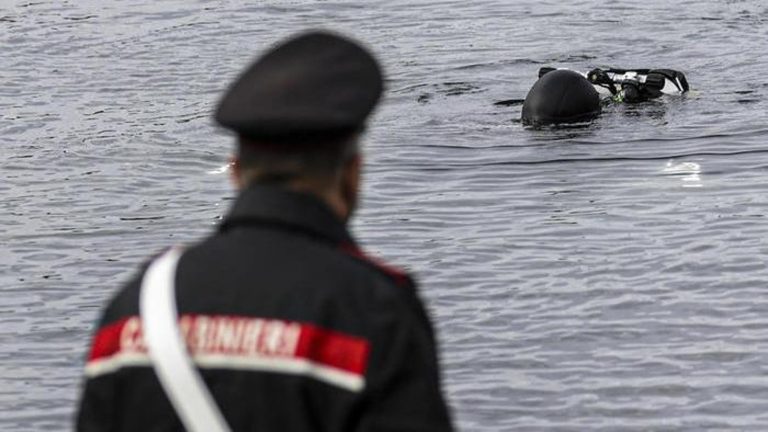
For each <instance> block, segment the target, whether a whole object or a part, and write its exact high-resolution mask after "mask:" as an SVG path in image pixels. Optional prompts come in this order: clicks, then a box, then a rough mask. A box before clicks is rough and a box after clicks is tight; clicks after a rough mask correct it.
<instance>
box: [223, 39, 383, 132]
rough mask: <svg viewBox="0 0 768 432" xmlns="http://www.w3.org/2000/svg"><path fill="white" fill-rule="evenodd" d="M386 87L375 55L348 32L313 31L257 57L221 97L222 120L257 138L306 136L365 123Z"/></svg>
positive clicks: (350, 128)
mask: <svg viewBox="0 0 768 432" xmlns="http://www.w3.org/2000/svg"><path fill="white" fill-rule="evenodd" d="M382 88H383V81H382V73H381V70H380V68H379V65H378V63H377V62H376V60H375V59H374V58H373V56H372V55H371V54H370V53H369V52H368V51H366V50H365V49H364V48H363V47H361V46H360V45H359V44H357V43H356V42H354V41H351V40H349V39H347V38H345V37H342V36H339V35H336V34H333V33H329V32H324V31H312V32H308V33H304V34H302V35H299V36H297V37H295V38H292V39H290V40H288V41H286V42H284V43H282V44H280V45H278V46H277V47H275V48H274V49H272V50H270V51H269V52H267V53H266V54H264V55H263V56H262V57H261V58H259V59H258V60H257V61H256V62H254V63H253V64H252V65H251V66H250V67H249V68H248V69H247V70H246V71H245V72H244V73H243V74H242V75H241V76H240V77H239V78H238V79H237V80H236V81H235V82H234V84H232V86H231V87H230V88H229V90H228V91H227V92H226V94H225V95H224V97H223V98H222V100H221V101H220V103H219V106H218V109H217V111H216V114H215V118H216V121H217V122H219V123H220V124H221V125H222V126H224V127H226V128H228V129H231V130H233V131H235V132H237V133H238V134H240V135H243V136H246V137H249V138H251V139H254V140H269V141H272V142H287V143H288V144H286V145H290V143H293V142H300V141H305V140H306V139H308V138H315V139H317V138H330V139H333V138H334V137H337V136H343V135H345V134H349V133H351V132H354V131H357V130H358V129H360V128H361V127H363V125H364V123H365V119H366V118H367V117H368V115H369V114H370V113H371V111H372V110H373V108H374V106H375V105H376V103H377V102H378V100H379V97H380V96H381V92H382Z"/></svg>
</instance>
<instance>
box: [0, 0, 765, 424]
mask: <svg viewBox="0 0 768 432" xmlns="http://www.w3.org/2000/svg"><path fill="white" fill-rule="evenodd" d="M766 21H768V5H767V4H765V3H764V2H762V1H737V0H729V1H703V0H697V1H677V2H667V1H662V0H646V1H644V2H635V1H625V0H616V1H611V2H604V1H597V0H583V1H562V2H561V1H555V0H549V1H534V0H520V1H515V2H511V1H501V0H499V1H474V2H466V1H443V2H439V1H429V2H427V1H421V2H407V1H380V2H364V1H361V0H350V1H322V2H320V1H318V2H312V1H309V0H294V1H288V0H285V1H269V2H248V1H245V0H230V1H194V2H193V1H181V0H178V1H164V2H152V1H147V0H141V1H134V2H118V1H102V0H99V1H96V0H77V1H74V0H73V1H52V0H39V1H35V0H31V1H30V0H24V1H8V0H0V151H2V158H0V241H1V245H2V246H1V247H0V294H1V297H0V430H2V431H12V432H16V431H39V430H68V429H70V427H71V416H72V413H73V411H74V409H75V407H76V400H77V397H78V392H79V388H78V387H79V383H80V376H81V375H80V374H81V370H82V366H83V356H84V355H85V352H86V350H87V345H88V339H89V336H90V333H91V331H92V330H93V324H94V321H95V320H96V319H97V318H98V315H99V310H100V308H101V307H102V305H103V304H104V303H105V301H106V300H107V299H108V298H109V296H110V295H111V294H112V293H114V292H115V290H116V289H117V288H118V286H119V285H120V284H121V282H122V281H125V280H126V278H128V277H129V276H130V275H131V274H132V273H133V272H134V271H135V269H136V267H137V266H138V265H139V263H141V262H142V261H143V260H144V259H145V258H146V257H147V256H148V254H150V253H153V252H155V251H157V250H159V249H160V248H162V247H163V246H165V245H168V244H172V243H180V242H181V243H183V242H192V241H196V240H198V239H200V238H202V237H203V236H205V235H206V234H207V233H209V232H210V231H211V230H212V229H214V227H215V225H216V224H217V223H218V221H219V220H220V218H221V216H222V215H223V214H224V213H225V212H226V209H227V208H228V206H229V205H230V203H231V199H232V197H233V192H232V190H231V189H230V187H229V184H228V181H227V175H226V174H225V173H221V172H220V171H221V170H220V168H221V167H222V166H223V165H224V164H225V163H226V158H227V155H228V152H229V151H230V150H231V138H230V137H229V136H227V135H226V134H224V133H223V132H222V131H220V130H217V129H216V128H215V127H214V126H213V124H212V122H211V120H210V113H211V110H212V107H213V106H215V103H216V100H217V98H218V96H219V95H220V93H221V92H222V91H223V89H224V88H225V87H226V85H227V84H228V83H229V81H230V80H231V79H233V78H234V77H235V76H236V75H237V74H238V73H239V71H240V70H241V69H242V68H243V67H244V66H245V65H246V64H247V63H248V62H249V61H250V59H251V58H252V57H253V56H254V55H255V54H256V53H258V52H260V51H261V50H263V49H265V48H266V47H268V46H269V45H270V44H272V43H274V42H275V41H277V40H278V39H280V38H282V37H285V36H287V35H289V34H291V33H292V32H294V31H297V30H301V29H305V28H308V27H325V28H331V29H335V30H338V31H342V32H346V33H348V34H351V35H354V36H355V37H356V38H358V39H361V40H363V41H365V42H367V43H368V44H369V45H370V46H371V47H372V49H373V50H374V51H375V52H376V53H377V54H378V56H379V57H380V59H381V61H382V63H383V64H384V66H385V67H386V71H387V75H388V83H387V87H388V91H387V94H386V99H385V101H384V103H383V105H382V106H381V107H380V109H379V110H378V112H377V114H376V116H375V118H374V121H373V124H372V126H371V129H370V133H369V134H368V136H367V139H366V142H367V147H368V170H367V177H366V180H367V184H366V187H365V197H364V202H363V208H362V210H361V212H360V214H359V215H358V218H357V220H356V222H355V224H354V229H355V231H356V233H357V235H358V237H359V239H360V240H361V242H362V243H363V244H364V245H366V246H367V248H368V249H369V250H370V251H372V252H374V253H377V254H379V255H381V256H383V257H385V258H387V259H388V260H389V261H391V262H393V263H395V264H398V265H401V266H404V267H406V268H407V269H409V270H411V271H413V272H414V273H415V274H417V275H418V278H419V280H420V281H421V289H422V293H423V297H424V298H425V300H426V301H427V303H428V305H429V309H430V311H431V313H432V315H433V317H434V319H435V323H436V326H437V328H438V332H439V337H440V340H441V343H442V344H441V345H442V360H443V364H444V369H445V371H444V372H445V373H444V382H445V388H446V392H447V394H448V396H449V399H450V403H451V405H452V407H453V410H454V413H455V418H456V422H457V424H458V425H459V427H460V429H462V430H465V431H508V430H525V431H537V430H542V431H544V430H546V431H560V430H562V431H587V430H588V431H597V430H605V431H616V430H621V431H624V430H630V431H631V430H638V431H639V430H691V431H695V430H756V431H760V430H763V431H764V430H768V295H766V293H765V289H766V285H768V272H766V269H765V266H764V263H763V261H764V257H765V256H766V255H767V254H768V241H766V237H767V235H768V221H766V217H765V216H766V214H767V213H768V197H766V195H765V193H764V192H765V190H766V188H765V187H764V183H765V182H766V180H768V172H767V171H768V146H767V144H768V143H767V142H766V139H767V138H768V122H767V121H766V120H768V114H767V111H768V110H767V109H766V108H768V103H767V102H766V93H768V80H767V79H766V77H765V73H766V70H768V60H767V59H768V47H767V44H766V40H768V22H766ZM545 65H551V66H560V67H571V68H575V69H582V70H585V69H589V68H592V67H596V66H614V67H627V68H632V67H669V68H675V69H679V70H682V71H684V72H685V73H686V74H687V76H688V79H689V81H690V82H691V86H692V88H693V91H692V92H691V93H690V94H689V95H687V96H685V97H681V98H667V99H664V100H660V101H654V102H649V103H646V104H643V105H637V106H621V105H618V106H609V107H607V109H606V110H605V112H604V114H603V115H602V117H601V118H600V119H598V120H597V121H595V122H594V123H593V124H592V125H591V126H590V127H587V128H582V129H558V130H552V129H548V130H539V131H534V130H530V129H526V128H523V127H522V126H521V125H520V123H519V122H518V121H517V119H518V118H519V113H520V106H512V107H499V106H495V105H493V102H495V101H498V100H502V99H521V98H523V97H524V96H525V93H526V92H527V90H528V88H530V86H531V85H532V84H533V82H534V81H535V78H536V75H537V71H538V68H539V67H541V66H545Z"/></svg>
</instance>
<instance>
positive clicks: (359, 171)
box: [341, 153, 363, 219]
mask: <svg viewBox="0 0 768 432" xmlns="http://www.w3.org/2000/svg"><path fill="white" fill-rule="evenodd" d="M362 176H363V157H362V156H361V155H360V153H358V154H356V155H354V156H352V157H350V158H349V159H348V160H347V161H346V162H344V167H343V168H342V171H341V197H342V199H343V200H344V203H345V204H346V206H347V219H349V217H351V216H352V213H354V211H355V209H356V208H357V204H358V199H359V195H360V182H361V180H362Z"/></svg>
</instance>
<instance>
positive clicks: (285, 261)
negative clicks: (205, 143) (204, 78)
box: [77, 31, 452, 432]
mask: <svg viewBox="0 0 768 432" xmlns="http://www.w3.org/2000/svg"><path fill="white" fill-rule="evenodd" d="M381 92H382V75H381V71H380V69H379V66H378V64H377V63H376V61H375V60H374V58H373V57H372V56H371V55H370V54H369V53H368V52H367V51H366V50H364V49H363V48H361V47H360V46H359V45H358V44H356V43H355V42H353V41H350V40H349V39H346V38H344V37H341V36H339V35H336V34H333V33H328V32H322V31H313V32H308V33H304V34H301V35H299V36H297V37H294V38H292V39H290V40H288V41H286V42H284V43H282V44H280V45H278V46H277V47H275V48H273V49H272V50H270V51H269V52H267V53H266V54H265V55H263V56H262V57H261V58H260V59H258V60H257V61H256V62H255V63H254V64H253V65H251V66H250V67H249V68H248V69H247V70H246V71H245V72H244V73H243V74H242V75H241V76H240V78H239V79H238V80H237V81H236V82H235V83H234V84H233V85H232V86H231V87H230V89H229V90H228V91H227V92H226V94H225V95H224V97H223V99H222V100H221V102H220V104H219V107H218V110H217V112H216V120H217V121H218V123H220V124H221V125H223V126H224V127H226V128H228V129H230V130H232V131H233V132H235V134H236V135H237V153H236V156H235V157H234V158H233V162H232V175H233V180H234V182H235V184H236V185H237V187H238V189H239V195H238V197H237V200H236V201H235V203H234V205H233V206H232V208H231V210H230V212H229V214H228V215H227V216H226V217H225V219H224V221H223V223H222V224H221V226H220V227H219V228H218V230H217V231H216V232H215V233H214V234H212V235H211V236H210V237H209V238H207V239H206V240H204V241H202V242H201V243H199V244H196V245H194V246H191V247H189V248H188V249H187V250H186V251H185V252H184V254H183V255H182V257H181V259H180V261H179V263H178V269H177V273H176V277H175V283H176V296H177V306H178V312H179V317H180V319H179V328H180V332H181V334H182V335H183V339H184V340H185V342H186V345H187V347H188V349H189V352H190V356H191V357H192V358H193V359H194V362H195V364H196V366H197V368H198V369H199V371H200V373H201V375H202V377H203V379H204V381H205V384H206V385H207V387H208V389H209V390H210V392H211V394H212V395H213V397H214V399H215V402H216V404H217V405H218V406H219V407H220V409H221V412H222V414H223V416H224V418H225V419H226V422H227V423H228V424H229V426H230V427H231V429H232V430H233V431H246V430H248V431H259V432H266V431H287V432H291V431H334V432H336V431H449V430H451V429H452V427H451V422H450V418H449V412H448V408H447V406H446V403H445V400H444V398H443V396H442V392H441V388H440V377H439V370H438V369H439V368H438V363H437V349H436V344H435V338H434V335H433V331H432V327H431V324H430V321H429V319H428V317H427V314H426V313H425V310H424V307H423V305H422V302H421V300H420V299H419V297H418V295H417V292H416V287H415V285H414V283H413V281H412V280H411V279H410V278H409V277H408V275H406V274H405V273H403V272H401V271H399V270H396V269H394V268H392V267H389V266H386V265H383V264H381V263H380V262H379V261H376V260H372V259H370V258H368V256H366V254H365V253H364V252H363V251H361V249H360V248H359V247H358V246H357V245H356V243H355V241H354V240H353V238H352V237H351V235H350V234H349V232H348V230H347V221H348V220H349V218H350V217H351V215H352V214H353V212H354V210H355V207H356V205H357V202H358V192H359V189H360V177H361V169H362V159H361V152H360V147H359V140H360V135H361V133H362V132H363V127H364V125H365V121H366V119H367V117H368V115H369V114H370V112H371V111H372V109H373V108H374V106H375V105H376V103H377V102H378V100H379V97H380V95H381ZM142 274H143V271H141V272H139V274H138V275H136V277H135V278H134V279H133V280H131V281H130V282H129V283H128V284H127V285H126V286H125V287H123V289H122V290H120V291H119V292H118V293H117V295H116V296H115V297H114V298H113V299H112V300H111V302H110V303H109V305H108V306H107V308H106V311H105V312H104V314H103V317H102V319H101V322H100V324H99V326H98V329H97V331H96V333H95V336H94V340H93V343H92V347H91V350H90V354H89V357H88V360H87V364H86V368H85V376H86V378H85V383H84V386H83V391H82V397H81V402H80V407H79V412H78V415H77V430H78V431H83V432H85V431H132V432H133V431H150V430H152V431H180V430H183V426H182V424H181V423H180V420H179V418H178V416H177V414H176V413H175V412H174V409H173V407H172V405H171V403H170V402H169V400H168V397H167V396H166V395H165V393H164V390H163V388H162V387H161V385H160V383H159V382H158V379H157V378H156V375H155V373H154V371H153V369H152V363H151V360H150V357H149V356H148V355H147V347H146V343H145V342H144V335H143V331H144V329H142V325H141V320H140V318H139V309H138V308H139V292H140V285H141V279H142Z"/></svg>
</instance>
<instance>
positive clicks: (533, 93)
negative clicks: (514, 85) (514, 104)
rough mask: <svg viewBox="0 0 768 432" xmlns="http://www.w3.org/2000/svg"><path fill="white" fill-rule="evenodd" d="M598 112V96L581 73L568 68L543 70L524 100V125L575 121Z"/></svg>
mask: <svg viewBox="0 0 768 432" xmlns="http://www.w3.org/2000/svg"><path fill="white" fill-rule="evenodd" d="M598 114H600V95H599V94H598V93H597V90H595V88H594V86H593V85H592V84H591V83H590V82H589V81H587V79H586V78H584V77H583V76H582V75H580V74H579V73H577V72H574V71H570V70H562V69H558V70H554V71H552V72H548V73H546V74H545V75H544V76H542V77H541V78H539V80H538V81H536V83H534V84H533V87H531V90H530V91H529V92H528V95H527V96H526V97H525V102H524V103H523V112H522V121H523V123H524V124H534V125H538V124H556V123H578V122H584V121H589V120H591V119H593V118H595V117H596V116H597V115H598Z"/></svg>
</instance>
